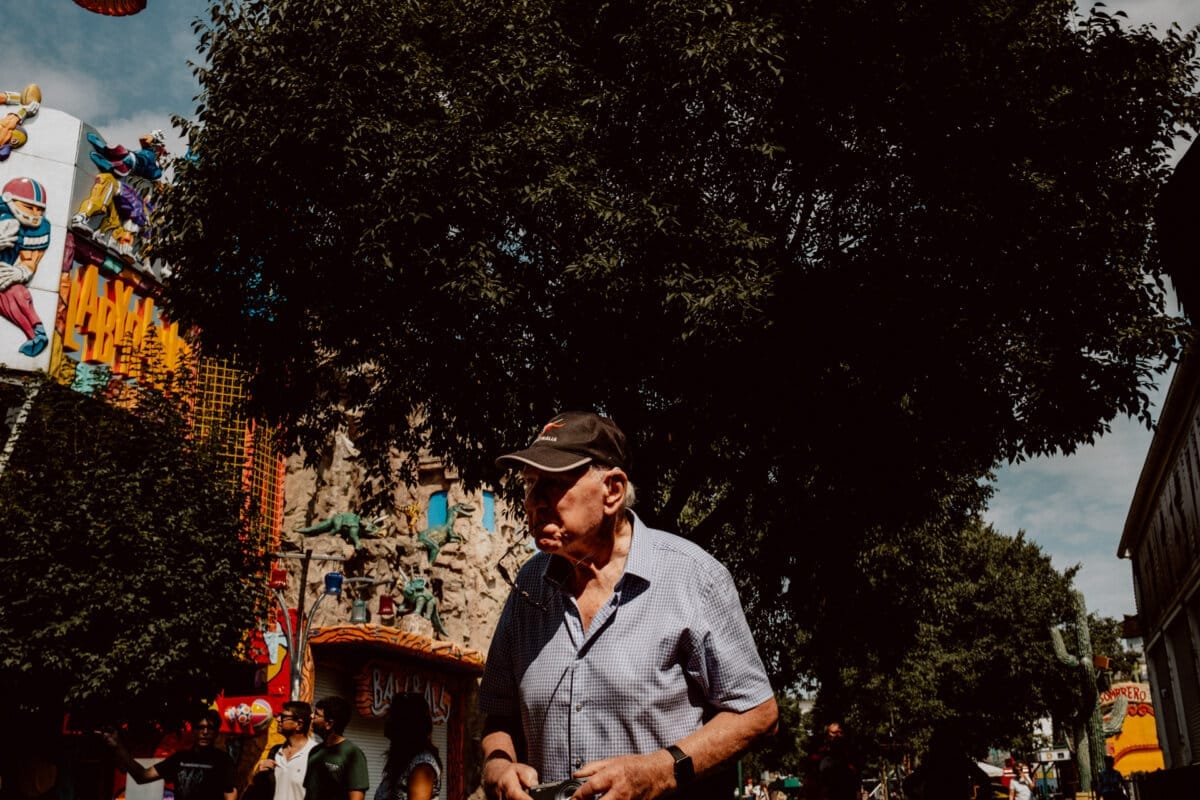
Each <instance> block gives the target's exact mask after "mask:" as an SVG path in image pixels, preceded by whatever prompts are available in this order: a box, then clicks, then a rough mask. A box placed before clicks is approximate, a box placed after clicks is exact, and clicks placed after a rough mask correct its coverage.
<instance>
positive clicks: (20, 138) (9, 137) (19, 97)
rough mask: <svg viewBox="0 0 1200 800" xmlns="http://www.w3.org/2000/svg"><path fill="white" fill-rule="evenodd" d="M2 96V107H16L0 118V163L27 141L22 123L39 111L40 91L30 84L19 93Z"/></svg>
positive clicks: (40, 103) (35, 85)
mask: <svg viewBox="0 0 1200 800" xmlns="http://www.w3.org/2000/svg"><path fill="white" fill-rule="evenodd" d="M2 94H3V96H4V105H6V106H16V107H17V108H16V110H14V111H8V112H5V114H4V115H3V116H2V117H0V161H5V160H7V159H8V157H9V156H10V155H12V151H13V150H15V149H16V148H18V147H20V146H21V145H23V144H25V142H27V141H29V134H28V133H26V131H25V128H24V127H23V126H22V123H23V122H25V120H26V119H27V118H29V117H32V116H34V115H36V114H37V113H38V111H40V110H41V107H42V90H41V89H40V88H38V85H37V84H36V83H31V84H29V85H28V86H26V87H25V88H24V89H22V90H21V91H19V92H3V93H2Z"/></svg>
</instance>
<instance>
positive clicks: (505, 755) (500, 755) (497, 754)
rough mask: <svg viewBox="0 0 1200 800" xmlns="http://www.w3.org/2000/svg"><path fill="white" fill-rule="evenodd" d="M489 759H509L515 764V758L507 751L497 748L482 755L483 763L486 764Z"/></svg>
mask: <svg viewBox="0 0 1200 800" xmlns="http://www.w3.org/2000/svg"><path fill="white" fill-rule="evenodd" d="M489 761H509V762H511V763H514V764H515V763H516V761H517V760H516V759H515V758H513V756H512V754H511V753H509V752H508V751H506V750H500V749H499V748H497V749H495V750H493V751H492V752H490V753H488V754H487V755H486V756H484V757H483V763H484V764H487V763H488V762H489Z"/></svg>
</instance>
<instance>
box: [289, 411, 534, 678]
mask: <svg viewBox="0 0 1200 800" xmlns="http://www.w3.org/2000/svg"><path fill="white" fill-rule="evenodd" d="M332 450H333V452H332V455H331V456H330V457H329V458H328V459H326V461H325V462H324V463H322V464H321V465H320V466H319V467H318V468H316V469H311V468H306V467H304V466H303V460H302V458H300V457H298V456H297V457H293V458H291V459H290V460H289V461H288V465H287V481H286V490H285V498H286V499H285V506H284V523H283V535H282V541H281V542H280V549H281V550H282V551H284V552H292V553H300V552H302V551H304V550H311V551H312V553H313V555H314V558H313V560H312V562H311V563H310V566H309V570H308V576H307V581H306V584H307V596H306V599H305V605H306V607H307V608H312V606H313V603H315V602H316V600H317V598H318V597H320V595H321V593H322V591H323V583H322V578H323V576H324V574H325V573H326V572H328V571H331V570H336V571H340V572H342V573H343V574H344V575H345V576H346V578H348V579H351V578H367V579H370V580H371V582H372V583H374V582H378V583H377V585H370V584H368V583H366V582H348V583H347V586H346V589H345V591H344V592H343V594H342V597H341V598H340V600H337V601H336V602H335V601H334V599H333V598H332V597H329V598H326V599H325V600H324V601H323V602H322V603H321V605H320V607H319V609H318V611H317V615H316V617H314V619H313V624H314V625H315V626H324V625H333V624H339V623H346V622H349V621H350V611H351V603H352V601H353V600H354V599H355V598H356V597H361V598H362V599H364V600H366V602H367V609H368V612H369V614H370V622H369V624H375V623H379V622H380V616H379V598H380V597H381V596H383V595H385V594H389V595H391V596H392V597H393V598H394V599H395V602H396V606H397V621H396V623H395V624H396V625H397V626H398V627H405V628H406V629H409V630H412V631H413V632H416V633H423V634H425V635H427V636H430V637H433V638H441V639H448V640H450V641H453V642H455V643H456V644H458V645H459V646H461V647H463V648H465V649H470V650H478V651H480V652H481V653H484V654H486V653H487V648H488V645H489V644H490V642H491V636H492V632H493V630H494V628H495V625H496V621H497V619H499V616H500V610H501V608H502V607H503V605H504V601H505V599H506V598H507V597H508V592H509V586H508V584H507V583H506V582H505V581H504V580H503V579H502V578H501V576H500V574H499V571H498V570H497V568H496V565H497V563H498V562H500V560H501V559H502V558H503V560H504V564H505V566H506V568H507V570H508V574H509V575H512V576H515V575H516V572H517V569H518V568H519V566H520V564H521V563H523V562H524V560H525V559H526V558H528V557H529V555H530V554H531V552H532V551H530V550H529V549H528V548H527V547H526V545H525V544H524V543H521V542H518V539H519V538H524V535H523V532H524V528H525V526H524V521H523V519H522V518H521V512H520V510H519V509H517V510H508V509H507V508H506V507H505V505H504V504H503V503H502V501H500V500H499V499H497V500H496V503H495V525H494V527H495V530H494V531H489V530H487V529H485V528H484V526H483V524H482V510H483V498H482V493H481V492H475V493H471V494H468V493H466V492H464V491H463V489H462V485H461V483H460V482H459V481H458V480H457V476H456V475H455V473H454V472H453V471H452V470H449V469H447V468H446V467H445V466H444V465H443V464H442V462H441V461H440V460H438V459H434V458H423V459H422V460H421V466H420V468H419V471H418V472H419V474H418V476H417V480H416V484H415V485H414V486H413V487H411V488H408V487H405V486H403V485H400V486H398V487H397V488H396V489H395V490H394V493H393V496H392V503H391V508H389V509H386V512H387V518H386V520H385V521H384V522H383V523H382V526H381V528H380V530H379V531H377V532H376V533H375V534H373V535H372V536H370V537H366V536H364V537H362V538H361V540H360V541H361V547H359V548H357V549H356V548H355V546H354V545H353V544H352V543H351V542H350V541H349V539H348V538H347V537H346V536H344V535H342V534H336V533H323V534H317V535H303V534H300V533H298V531H299V530H300V529H302V528H306V527H310V526H313V525H315V524H317V523H319V522H321V521H323V520H326V519H329V518H331V517H333V515H335V514H339V513H346V512H351V513H358V512H360V510H361V509H360V505H359V497H360V487H361V486H362V485H363V483H364V471H363V469H362V467H361V466H360V465H359V464H358V462H357V460H356V459H357V451H356V450H355V449H354V446H353V444H352V443H351V442H350V440H349V439H348V438H347V437H345V436H344V435H342V434H339V435H338V437H337V440H336V443H335V446H334V448H333V449H332ZM402 483H403V482H401V484H402ZM439 491H445V492H446V493H447V504H449V505H454V504H457V503H469V504H471V505H473V506H474V508H475V511H474V512H473V513H472V514H471V515H470V516H468V517H459V518H458V519H457V520H456V521H455V523H454V531H455V533H457V534H458V535H460V536H462V537H463V540H464V541H461V542H448V543H446V544H445V545H443V547H442V549H441V552H440V553H439V555H438V557H437V560H436V561H435V562H434V563H433V564H432V565H430V563H429V559H428V555H427V553H426V550H425V548H423V547H422V546H421V545H420V544H419V542H418V539H417V534H418V532H419V531H421V530H422V529H424V528H425V527H426V526H427V525H428V517H427V510H428V508H429V500H430V497H431V496H432V495H433V494H434V493H435V492H439ZM361 516H362V517H364V518H369V519H371V520H374V519H375V518H377V516H378V515H371V514H367V513H365V512H363V513H362V514H361ZM506 553H507V555H506ZM325 555H329V556H339V557H342V558H344V559H345V561H342V562H334V561H328V562H321V561H319V560H318V557H319V556H325ZM286 563H287V566H288V569H289V570H290V571H291V572H292V580H291V581H290V582H289V583H290V588H289V590H288V591H289V594H290V595H291V596H290V597H288V601H289V604H290V605H293V606H295V604H296V597H295V587H296V585H297V584H298V580H297V577H298V573H299V571H300V562H299V561H298V560H296V559H288V560H287V562H286ZM416 577H424V578H425V579H426V584H427V585H428V586H430V587H431V588H432V589H433V591H434V594H435V596H436V597H438V599H439V602H438V606H437V611H438V614H439V616H440V619H441V623H442V625H443V627H444V628H445V630H446V635H445V636H442V635H440V634H437V633H436V632H434V630H433V626H432V624H431V623H429V622H425V621H423V620H421V619H419V618H416V617H414V616H409V617H407V618H402V617H403V615H404V613H405V610H406V609H405V607H404V606H403V603H404V597H403V587H404V585H405V582H406V581H407V580H410V579H412V578H416Z"/></svg>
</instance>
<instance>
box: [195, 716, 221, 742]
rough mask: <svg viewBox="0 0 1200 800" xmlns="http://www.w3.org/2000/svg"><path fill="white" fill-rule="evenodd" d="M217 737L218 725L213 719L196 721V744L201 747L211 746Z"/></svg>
mask: <svg viewBox="0 0 1200 800" xmlns="http://www.w3.org/2000/svg"><path fill="white" fill-rule="evenodd" d="M216 738H217V726H216V725H214V724H213V723H212V721H211V720H207V719H202V720H200V721H199V722H197V723H196V744H197V745H198V746H200V747H211V746H212V743H213V742H214V741H216Z"/></svg>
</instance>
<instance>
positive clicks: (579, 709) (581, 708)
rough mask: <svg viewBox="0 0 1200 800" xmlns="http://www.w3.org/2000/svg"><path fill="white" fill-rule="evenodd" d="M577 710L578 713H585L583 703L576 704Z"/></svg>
mask: <svg viewBox="0 0 1200 800" xmlns="http://www.w3.org/2000/svg"><path fill="white" fill-rule="evenodd" d="M575 710H576V711H583V703H576V704H575Z"/></svg>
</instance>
